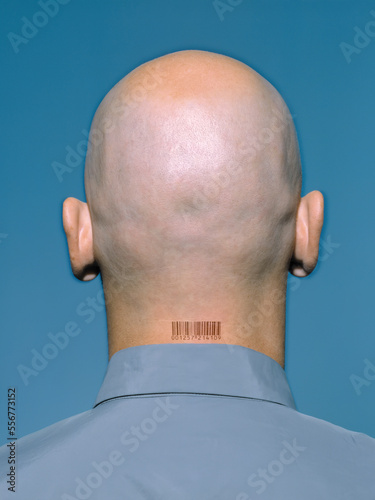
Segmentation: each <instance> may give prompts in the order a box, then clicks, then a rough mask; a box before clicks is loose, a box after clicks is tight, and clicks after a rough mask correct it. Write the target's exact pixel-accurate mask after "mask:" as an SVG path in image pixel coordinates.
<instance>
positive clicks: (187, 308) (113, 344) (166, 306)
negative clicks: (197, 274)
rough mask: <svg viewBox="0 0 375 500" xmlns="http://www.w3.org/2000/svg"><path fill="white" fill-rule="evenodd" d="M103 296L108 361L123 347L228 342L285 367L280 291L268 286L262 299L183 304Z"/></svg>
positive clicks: (283, 306)
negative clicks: (131, 300)
mask: <svg viewBox="0 0 375 500" xmlns="http://www.w3.org/2000/svg"><path fill="white" fill-rule="evenodd" d="M107 297H108V294H106V308H107V324H108V340H109V358H111V357H112V356H113V354H114V353H115V352H117V351H120V350H122V349H126V348H127V347H132V346H140V345H147V344H166V343H168V344H171V343H172V344H174V343H178V344H187V343H202V344H228V347H229V348H230V345H240V346H243V347H248V348H251V349H254V350H256V351H259V352H262V353H264V354H266V355H267V356H270V357H271V358H273V359H274V360H275V361H277V362H278V363H279V364H280V365H281V367H282V368H284V350H285V289H280V288H273V289H272V290H270V291H269V292H268V293H265V294H262V297H263V298H262V300H260V299H259V298H258V300H256V299H251V298H250V297H249V298H248V299H247V300H243V299H242V300H239V298H238V297H237V298H236V299H235V300H234V299H233V297H231V298H227V299H226V300H223V298H222V297H220V299H219V300H217V301H216V300H214V299H212V298H211V299H210V300H209V301H208V300H207V298H206V300H205V301H204V302H203V301H192V302H190V303H186V304H184V305H183V306H181V305H179V306H177V305H176V303H173V302H172V301H167V302H163V301H160V300H158V298H157V297H154V300H152V301H144V302H143V303H142V304H141V305H140V304H139V303H135V302H137V301H135V302H134V301H133V302H132V303H130V302H129V301H126V300H125V299H124V298H123V297H122V298H121V299H120V296H114V295H112V296H111V297H110V298H111V300H107ZM145 304H148V305H149V306H148V307H146V306H145ZM150 304H151V305H150ZM197 304H200V305H197Z"/></svg>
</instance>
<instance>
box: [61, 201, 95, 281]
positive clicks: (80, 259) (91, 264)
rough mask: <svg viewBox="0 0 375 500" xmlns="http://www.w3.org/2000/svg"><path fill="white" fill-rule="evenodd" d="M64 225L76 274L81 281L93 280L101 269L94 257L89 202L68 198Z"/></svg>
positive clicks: (64, 207) (64, 211) (72, 265)
mask: <svg viewBox="0 0 375 500" xmlns="http://www.w3.org/2000/svg"><path fill="white" fill-rule="evenodd" d="M63 226H64V231H65V234H66V239H67V241H68V247H69V256H70V265H71V267H72V271H73V274H74V276H75V277H76V278H78V279H79V280H81V281H90V280H93V279H94V278H96V276H97V275H98V274H99V273H100V269H99V266H98V264H97V262H96V261H95V258H94V245H93V235H92V223H91V216H90V212H89V207H88V206H87V203H84V202H83V201H80V200H77V198H67V199H66V200H65V201H64V203H63Z"/></svg>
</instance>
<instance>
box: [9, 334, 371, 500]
mask: <svg viewBox="0 0 375 500" xmlns="http://www.w3.org/2000/svg"><path fill="white" fill-rule="evenodd" d="M16 455H17V465H16V493H12V492H10V491H8V486H9V484H7V478H6V473H7V471H8V469H9V466H8V465H7V457H8V448H7V446H6V445H5V446H3V447H2V448H0V464H1V480H0V498H1V499H4V500H5V499H8V498H9V499H11V498H12V499H19V500H21V499H22V500H73V499H77V500H86V499H89V498H90V499H92V500H95V499H101V500H120V499H121V500H122V499H129V500H141V499H142V500H157V499H160V500H161V499H162V500H210V499H216V500H250V499H257V498H260V499H261V500H268V499H275V500H276V499H277V500H317V499H319V500H336V499H337V500H345V499H348V500H349V499H350V500H374V499H375V439H372V438H370V437H369V436H366V435H364V434H360V433H357V432H351V431H349V430H346V429H343V428H341V427H338V426H337V425H333V424H331V423H328V422H326V421H323V420H320V419H317V418H314V417H310V416H308V415H304V414H302V413H300V412H298V411H297V410H296V408H295V404H294V401H293V397H292V395H291V391H290V388H289V385H288V382H287V379H286V375H285V371H284V370H283V369H282V368H281V366H280V365H279V364H278V363H277V362H276V361H274V360H273V359H271V358H270V357H268V356H266V355H264V354H262V353H259V352H257V351H254V350H252V349H249V348H247V347H241V346H235V345H226V344H154V345H144V346H137V347H129V348H127V349H124V350H122V351H119V352H117V353H116V354H115V355H114V356H113V357H112V358H111V360H110V362H109V365H108V369H107V374H106V376H105V379H104V382H103V385H102V387H101V389H100V391H99V394H98V397H97V400H96V402H95V405H94V408H93V409H92V410H89V411H86V412H84V413H81V414H79V415H76V416H74V417H70V418H68V419H65V420H63V421H61V422H58V423H56V424H54V425H52V426H49V427H47V428H45V429H43V430H41V431H38V432H35V433H33V434H31V435H29V436H26V437H24V438H21V439H20V440H18V442H17V444H16Z"/></svg>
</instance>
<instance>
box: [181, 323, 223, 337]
mask: <svg viewBox="0 0 375 500" xmlns="http://www.w3.org/2000/svg"><path fill="white" fill-rule="evenodd" d="M202 338H203V339H206V340H209V339H212V338H213V339H215V340H217V339H220V338H221V322H220V321H172V340H201V339H202Z"/></svg>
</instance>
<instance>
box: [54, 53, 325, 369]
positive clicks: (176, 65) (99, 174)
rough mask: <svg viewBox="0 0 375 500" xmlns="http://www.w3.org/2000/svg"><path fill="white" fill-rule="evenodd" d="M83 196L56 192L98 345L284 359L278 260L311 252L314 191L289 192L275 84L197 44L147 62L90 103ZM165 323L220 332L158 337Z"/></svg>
mask: <svg viewBox="0 0 375 500" xmlns="http://www.w3.org/2000/svg"><path fill="white" fill-rule="evenodd" d="M85 187H86V195H87V203H84V202H82V201H79V200H77V199H75V198H67V199H66V200H65V202H64V206H63V224H64V229H65V233H66V236H67V241H68V246H69V254H70V260H71V266H72V270H73V273H74V275H75V276H76V277H77V278H78V279H80V280H82V281H88V280H91V279H94V278H95V277H96V276H97V275H98V273H99V272H100V274H101V277H102V282H103V288H104V293H105V298H106V310H107V323H108V339H109V356H110V357H111V356H112V355H113V354H114V353H115V352H117V351H119V350H121V349H125V348H127V347H130V346H137V345H146V344H163V343H175V342H185V343H189V342H194V343H197V342H202V343H210V342H214V343H223V344H235V345H242V346H244V347H249V348H251V349H255V350H257V351H260V352H263V353H264V354H266V355H268V356H270V357H272V358H273V359H275V360H276V361H277V362H278V363H279V364H280V365H281V366H282V367H284V341H285V294H286V281H287V274H288V271H289V272H291V273H292V274H294V275H295V276H299V277H304V276H307V275H308V274H310V273H311V272H312V271H313V269H314V267H315V265H316V263H317V259H318V250H319V238H320V233H321V228H322V224H323V196H322V194H321V193H320V192H319V191H313V192H311V193H309V194H307V195H306V196H304V197H303V198H301V168H300V158H299V151H298V143H297V139H296V135H295V130H294V125H293V122H292V120H291V118H290V114H289V111H288V110H287V108H286V105H285V103H284V101H283V100H282V98H281V96H280V95H279V94H278V92H277V91H276V90H275V89H274V87H272V86H271V85H270V84H269V83H268V82H267V81H266V80H264V79H263V78H262V77H261V76H260V75H259V74H257V73H256V72H255V71H254V70H252V69H251V68H249V67H248V66H246V65H244V64H243V63H240V62H239V61H236V60H234V59H231V58H228V57H225V56H221V55H218V54H213V53H209V52H203V51H181V52H177V53H174V54H169V55H167V56H163V57H161V58H158V59H155V60H153V61H150V62H148V63H146V64H143V65H142V66H140V67H138V68H136V69H135V70H134V71H132V72H131V73H130V74H129V75H127V76H126V77H125V78H124V79H123V80H121V81H120V82H119V83H118V84H117V85H116V86H115V87H114V88H113V89H112V90H111V91H110V92H109V93H108V94H107V96H106V97H105V99H104V100H103V102H102V103H101V105H100V106H99V108H98V110H97V112H96V114H95V117H94V120H93V123H92V127H91V132H90V148H89V152H88V155H87V159H86V170H85ZM174 321H190V322H204V321H215V322H221V337H220V338H219V339H217V338H215V339H209V340H200V341H198V340H196V339H194V340H184V341H183V340H172V329H171V325H172V322H174Z"/></svg>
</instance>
